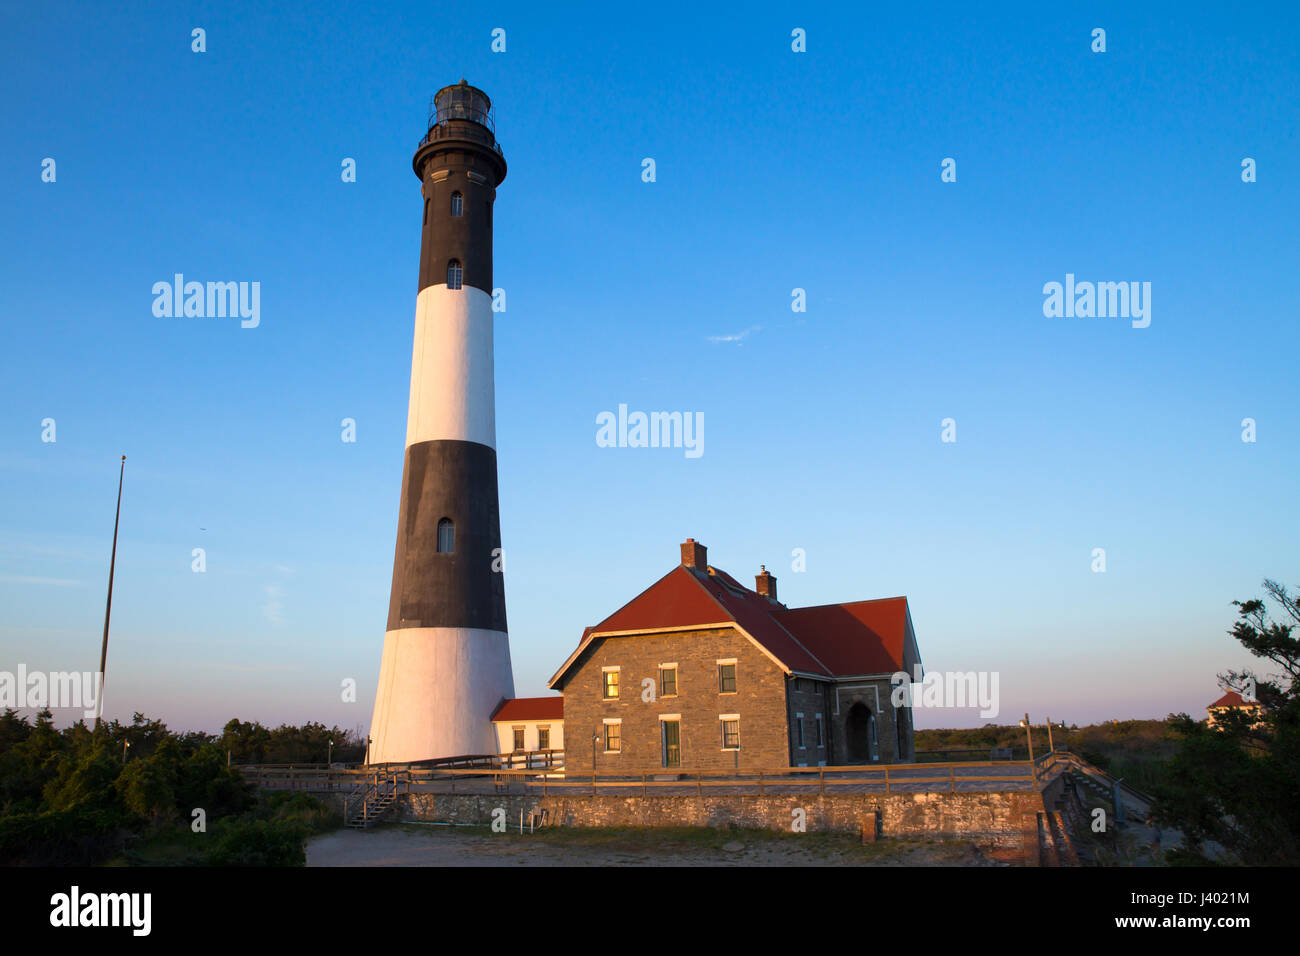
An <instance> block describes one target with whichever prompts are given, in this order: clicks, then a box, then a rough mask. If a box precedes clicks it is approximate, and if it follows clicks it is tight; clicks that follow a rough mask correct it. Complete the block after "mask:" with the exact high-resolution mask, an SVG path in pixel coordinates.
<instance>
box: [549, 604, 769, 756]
mask: <svg viewBox="0 0 1300 956" xmlns="http://www.w3.org/2000/svg"><path fill="white" fill-rule="evenodd" d="M732 659H734V660H735V661H736V690H735V692H734V693H722V692H721V690H720V688H719V682H718V661H719V660H732ZM664 664H676V665H677V688H676V690H677V693H676V695H672V696H670V695H665V694H663V693H662V688H661V687H660V674H659V671H660V667H661V666H662V665H664ZM606 667H618V668H619V696H618V698H617V699H614V700H608V699H605V698H604V696H603V673H604V669H605V668H606ZM647 678H649V679H650V680H651V681H652V684H651V685H649V687H650V689H651V690H653V694H650V693H648V692H647V686H646V685H645V684H644V682H645V680H646V679H647ZM785 681H786V678H785V673H784V672H783V671H782V670H781V668H780V667H778V666H777V664H776V663H775V662H774V661H773V660H772V659H771V658H770V657H768V656H767V654H765V653H764V652H763V651H762V650H760V649H759V648H758V647H757V646H755V644H754V643H753V642H752V641H750V640H749V639H748V638H747V637H745V636H744V635H742V634H740V633H739V632H738V631H736V630H735V629H734V628H730V627H725V628H715V629H710V630H698V631H674V632H667V633H662V634H649V635H632V636H627V637H607V638H604V639H602V640H600V641H598V642H596V644H595V645H594V646H593V647H592V648H590V649H588V650H587V651H586V652H585V653H584V655H583V657H582V658H581V659H580V660H579V661H578V662H577V664H576V667H575V669H574V672H573V675H572V677H571V678H570V679H569V680H568V682H567V683H566V684H565V685H564V688H563V691H564V739H565V748H564V749H565V755H564V756H565V766H566V767H567V768H568V770H569V771H570V772H572V773H575V774H579V775H581V774H582V773H583V772H586V773H590V772H591V769H592V749H593V748H592V736H593V734H599V735H600V737H601V740H600V742H599V743H597V744H596V747H595V758H596V770H597V771H599V772H601V773H619V772H624V771H626V772H629V773H645V772H647V771H654V770H660V769H662V768H663V766H664V762H663V737H662V729H661V728H662V721H663V719H664V718H671V717H673V716H674V715H676V719H677V720H678V722H679V727H680V734H681V759H680V764H679V766H680V767H682V768H684V769H689V770H725V769H730V768H733V767H739V768H741V769H746V768H749V769H767V768H774V767H786V766H789V760H790V749H789V733H790V729H789V725H788V722H787V719H786V706H787V701H786V689H785ZM730 714H738V715H739V717H740V750H739V751H738V752H737V751H735V750H727V749H724V748H723V745H722V744H723V741H722V722H721V719H720V718H721V717H722V716H723V715H730ZM607 719H610V720H619V721H620V722H621V723H620V725H619V736H620V738H621V749H620V751H619V752H617V753H611V752H609V751H607V749H606V743H607V739H608V734H607V732H606V731H605V729H604V728H605V724H604V721H605V720H607Z"/></svg>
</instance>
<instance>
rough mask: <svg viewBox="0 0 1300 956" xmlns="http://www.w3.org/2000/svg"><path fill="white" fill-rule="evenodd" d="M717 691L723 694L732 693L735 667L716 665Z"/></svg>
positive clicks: (732, 665)
mask: <svg viewBox="0 0 1300 956" xmlns="http://www.w3.org/2000/svg"><path fill="white" fill-rule="evenodd" d="M718 689H719V691H721V692H722V693H724V694H730V693H734V692H735V690H736V665H735V664H719V665H718Z"/></svg>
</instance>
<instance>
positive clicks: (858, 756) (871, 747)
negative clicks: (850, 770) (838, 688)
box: [844, 701, 880, 763]
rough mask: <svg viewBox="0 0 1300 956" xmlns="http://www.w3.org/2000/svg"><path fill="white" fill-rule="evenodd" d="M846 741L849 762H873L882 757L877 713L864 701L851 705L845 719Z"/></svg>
mask: <svg viewBox="0 0 1300 956" xmlns="http://www.w3.org/2000/svg"><path fill="white" fill-rule="evenodd" d="M844 743H845V749H846V750H847V751H848V758H849V763H871V762H872V761H874V760H878V759H880V751H879V748H878V746H877V744H876V715H875V714H873V713H872V712H871V708H870V707H868V706H867V705H866V704H864V703H862V701H858V702H857V703H855V704H854V705H853V706H852V707H850V708H849V713H848V716H847V717H845V719H844Z"/></svg>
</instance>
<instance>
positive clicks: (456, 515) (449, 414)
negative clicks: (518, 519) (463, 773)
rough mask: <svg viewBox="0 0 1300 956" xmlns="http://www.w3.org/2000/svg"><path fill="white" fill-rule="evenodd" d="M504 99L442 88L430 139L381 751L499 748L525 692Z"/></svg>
mask: <svg viewBox="0 0 1300 956" xmlns="http://www.w3.org/2000/svg"><path fill="white" fill-rule="evenodd" d="M491 108H492V104H491V101H490V100H489V99H488V97H487V94H486V93H484V92H483V91H482V90H478V89H475V88H474V87H472V86H469V85H468V84H466V82H465V81H464V80H461V81H460V83H459V84H457V85H455V86H448V87H444V88H443V89H441V90H439V91H438V93H437V95H436V96H435V97H434V110H433V113H432V115H431V116H430V117H429V131H428V133H427V134H426V135H425V137H424V139H423V140H422V141H421V142H420V145H419V148H417V149H416V152H415V159H414V167H415V174H416V175H417V176H419V177H420V182H421V184H422V190H421V192H422V194H423V196H424V218H423V223H424V225H423V234H422V237H421V241H420V288H419V294H418V296H417V297H416V305H415V349H414V353H413V354H412V357H411V402H410V409H409V412H408V416H407V425H406V461H405V464H404V466H403V469H402V503H401V510H400V513H399V517H398V525H397V552H396V555H395V556H394V558H393V590H392V597H391V599H390V601H389V606H388V630H387V633H386V634H385V636H384V655H383V661H382V663H381V664H380V668H379V691H378V694H377V695H376V697H375V714H374V719H373V720H372V721H371V731H370V736H371V738H372V741H373V742H372V744H371V749H370V757H369V760H370V762H371V763H388V762H404V761H409V760H427V759H430V758H435V757H452V756H460V755H463V754H482V753H494V752H495V750H496V743H495V735H494V733H493V730H492V724H491V715H492V712H493V710H494V709H495V708H496V706H497V705H498V704H499V703H500V702H501V699H502V698H503V697H513V696H514V677H513V675H512V673H511V669H510V642H509V639H508V638H507V636H506V597H505V582H504V574H503V573H502V571H501V570H500V569H501V567H502V562H501V560H500V557H501V551H500V548H501V519H500V513H499V508H498V503H497V453H496V410H495V396H494V387H493V374H492V315H493V313H492V203H493V201H494V200H495V199H496V188H497V186H498V185H500V183H501V181H502V180H503V179H505V176H506V161H505V158H504V157H503V156H502V154H501V147H500V146H498V145H497V142H496V135H495V133H494V124H493V121H492V116H491Z"/></svg>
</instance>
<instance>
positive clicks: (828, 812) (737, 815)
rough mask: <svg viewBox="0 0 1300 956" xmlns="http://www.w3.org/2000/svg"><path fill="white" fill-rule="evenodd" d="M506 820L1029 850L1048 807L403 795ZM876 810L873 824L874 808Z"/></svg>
mask: <svg viewBox="0 0 1300 956" xmlns="http://www.w3.org/2000/svg"><path fill="white" fill-rule="evenodd" d="M498 808H499V809H503V810H505V820H506V824H507V825H508V826H510V827H511V828H515V827H518V826H519V817H520V812H521V811H522V813H523V818H524V826H525V827H526V826H527V825H528V820H529V818H530V816H532V815H534V814H540V812H541V811H546V813H547V817H548V823H549V825H550V826H577V827H720V828H724V827H732V826H734V827H746V828H755V829H768V830H784V831H787V832H789V831H791V830H792V828H793V825H794V823H795V821H796V820H798V819H800V814H799V811H802V819H803V821H804V823H805V826H806V829H807V832H809V833H813V832H818V831H839V832H847V833H854V834H862V833H864V832H865V831H867V830H870V829H875V831H876V833H877V834H878V835H879V836H880V837H881V838H883V839H889V838H890V837H897V836H934V837H953V838H961V839H968V840H971V841H972V842H974V843H975V844H976V845H978V846H981V847H987V848H999V849H1023V848H1024V846H1023V843H1024V840H1025V836H1024V833H1025V830H1024V817H1025V814H1036V813H1038V812H1039V811H1042V810H1043V809H1044V805H1043V797H1042V795H1041V794H1039V793H1035V792H1033V791H1007V792H997V793H897V794H826V795H824V796H821V795H817V794H785V795H767V796H757V795H737V794H729V795H710V796H645V797H641V796H637V797H626V796H616V795H602V794H597V795H591V794H585V795H575V794H564V795H548V796H545V797H543V796H541V795H540V794H527V795H524V794H517V793H516V794H506V793H502V794H484V793H478V794H468V793H455V794H452V793H410V794H404V795H402V796H401V797H400V798H399V800H398V807H397V813H398V815H399V817H400V819H402V820H409V821H419V822H438V823H472V824H482V825H487V824H490V823H491V822H492V813H493V811H494V810H496V809H498ZM873 812H874V813H875V814H876V821H878V822H876V823H875V826H874V827H873V826H872V823H873V821H872V820H871V817H870V814H872V813H873Z"/></svg>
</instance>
